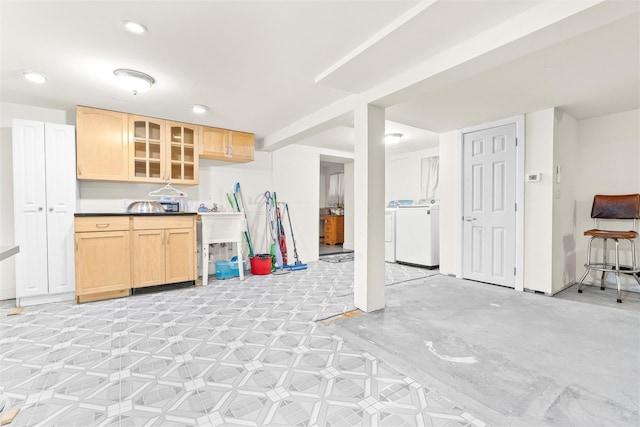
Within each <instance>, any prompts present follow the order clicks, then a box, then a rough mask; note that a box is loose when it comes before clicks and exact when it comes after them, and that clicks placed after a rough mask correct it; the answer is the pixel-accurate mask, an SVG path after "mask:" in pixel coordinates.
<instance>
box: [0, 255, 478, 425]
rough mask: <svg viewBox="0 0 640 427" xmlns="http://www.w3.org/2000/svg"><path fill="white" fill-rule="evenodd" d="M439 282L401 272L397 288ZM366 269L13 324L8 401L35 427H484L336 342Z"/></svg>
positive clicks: (336, 268) (111, 304)
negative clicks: (335, 322) (358, 275)
mask: <svg viewBox="0 0 640 427" xmlns="http://www.w3.org/2000/svg"><path fill="white" fill-rule="evenodd" d="M432 274H436V272H432V271H429V270H423V269H417V268H413V267H407V266H401V265H397V264H387V268H386V280H387V284H393V283H398V282H401V281H406V280H412V278H420V277H426V276H428V275H432ZM352 288H353V262H340V263H324V262H316V263H310V264H309V269H308V270H302V271H295V272H291V273H289V274H282V275H276V274H273V275H269V276H248V277H247V279H246V280H245V281H243V282H241V281H240V280H239V279H237V278H234V279H227V280H223V281H222V280H215V279H213V280H211V281H210V284H209V285H207V286H203V287H191V288H186V289H179V290H172V291H165V292H158V293H150V294H143V295H136V296H132V297H129V298H123V299H116V300H109V301H102V302H95V303H88V304H82V305H76V304H72V303H58V304H47V305H42V306H35V307H28V308H26V309H25V311H24V312H23V313H22V314H20V315H17V316H6V314H7V313H8V312H9V311H10V309H11V307H10V306H9V305H8V304H6V303H5V304H1V305H0V327H1V328H2V329H1V331H0V394H2V395H3V396H4V397H5V399H7V400H8V405H7V406H8V407H11V408H20V409H21V411H20V413H19V414H18V416H17V417H16V419H15V420H14V421H13V423H12V424H11V426H12V427H21V426H35V425H38V426H161V425H163V426H164V425H166V426H192V425H201V426H205V425H206V426H220V425H225V426H227V425H228V426H233V425H237V426H309V427H310V426H352V425H353V426H414V425H420V426H423V425H429V426H484V425H485V424H484V423H483V422H482V421H481V420H479V419H476V418H474V417H473V416H471V415H470V414H468V413H467V412H465V410H464V409H462V408H461V407H459V406H457V405H456V404H455V403H453V402H451V401H449V400H448V399H446V398H445V397H443V396H440V395H438V394H437V393H435V392H433V391H430V390H429V389H427V388H425V387H423V386H422V385H420V384H418V383H417V382H416V381H414V380H413V379H411V378H409V377H407V376H405V375H403V374H402V373H400V372H397V371H396V370H394V369H393V368H391V367H390V366H388V365H386V364H385V363H384V362H383V361H381V360H379V359H377V358H375V357H373V356H372V355H370V354H368V353H366V352H363V351H362V350H360V349H359V348H357V347H355V346H353V345H352V344H350V343H349V342H347V341H345V340H344V339H343V338H341V337H339V336H337V335H334V334H333V333H331V332H329V330H328V329H326V328H325V327H323V326H322V325H321V324H320V323H318V322H317V321H318V320H321V319H324V318H328V317H331V316H334V315H337V314H340V313H344V312H346V311H350V310H353V309H354V306H353V289H352Z"/></svg>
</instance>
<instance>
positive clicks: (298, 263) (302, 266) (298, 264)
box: [284, 203, 307, 270]
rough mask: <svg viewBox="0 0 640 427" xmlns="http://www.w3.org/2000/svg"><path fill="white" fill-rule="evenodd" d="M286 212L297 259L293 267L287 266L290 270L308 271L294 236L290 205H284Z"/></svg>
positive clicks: (294, 254)
mask: <svg viewBox="0 0 640 427" xmlns="http://www.w3.org/2000/svg"><path fill="white" fill-rule="evenodd" d="M284 210H286V211H287V218H288V219H289V231H291V240H293V256H294V257H295V258H296V262H295V264H293V265H287V266H285V267H286V268H288V269H290V270H306V269H307V264H303V263H302V261H300V258H299V257H298V248H297V246H296V236H295V235H294V234H293V226H292V225H291V214H290V213H289V204H288V203H285V204H284Z"/></svg>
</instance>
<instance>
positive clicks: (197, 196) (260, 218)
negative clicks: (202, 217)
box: [78, 152, 272, 258]
mask: <svg viewBox="0 0 640 427" xmlns="http://www.w3.org/2000/svg"><path fill="white" fill-rule="evenodd" d="M199 176H200V177H199V184H198V185H195V186H191V185H184V186H180V185H174V187H175V188H179V189H180V190H183V191H184V192H185V193H186V194H187V197H186V201H187V209H186V210H187V211H192V212H195V211H196V210H197V208H198V206H199V205H200V204H201V203H204V204H205V205H206V206H207V207H209V208H212V207H213V204H214V203H216V204H217V205H218V208H219V209H220V210H224V211H229V210H231V206H230V205H229V203H228V201H227V197H226V195H227V193H229V194H231V193H233V191H234V189H235V185H236V183H237V182H239V183H240V187H241V190H242V194H243V196H244V198H245V202H246V204H247V217H248V219H249V224H250V227H251V229H250V230H251V238H252V242H253V246H254V251H255V252H256V253H264V252H266V251H268V246H267V240H266V226H265V223H266V215H265V210H266V207H265V200H264V192H265V191H267V190H271V187H272V186H271V153H267V152H256V153H255V160H254V161H253V162H249V163H227V162H219V161H213V160H200V175H199ZM161 186H162V184H138V183H122V182H105V181H81V182H80V206H79V209H78V211H79V212H125V211H126V208H127V205H128V204H129V203H130V202H132V201H134V200H150V199H152V198H151V197H149V195H148V193H149V192H150V191H153V190H157V189H158V188H160V187H161ZM229 249H232V248H229ZM232 252H233V251H232V250H230V251H228V254H232ZM248 253H249V252H248V246H247V245H246V244H245V245H244V254H245V255H248ZM225 255H227V254H225V253H224V252H220V253H219V254H216V255H215V256H216V258H219V257H224V256H225Z"/></svg>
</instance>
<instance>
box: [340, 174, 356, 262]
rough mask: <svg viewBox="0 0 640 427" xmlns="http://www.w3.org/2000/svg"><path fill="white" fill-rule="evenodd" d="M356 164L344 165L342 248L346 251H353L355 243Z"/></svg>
mask: <svg viewBox="0 0 640 427" xmlns="http://www.w3.org/2000/svg"><path fill="white" fill-rule="evenodd" d="M353 166H354V163H353V162H349V163H345V165H344V212H345V216H344V243H343V244H342V247H343V248H344V249H350V250H353V248H354V242H353V231H354V228H355V224H354V221H355V215H353V211H354V209H355V206H354V197H355V194H354V182H353V176H354V169H353Z"/></svg>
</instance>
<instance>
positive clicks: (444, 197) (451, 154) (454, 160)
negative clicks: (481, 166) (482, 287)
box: [438, 131, 462, 277]
mask: <svg viewBox="0 0 640 427" xmlns="http://www.w3.org/2000/svg"><path fill="white" fill-rule="evenodd" d="M439 155H440V180H439V184H438V186H439V187H440V192H439V193H440V273H442V274H448V275H452V276H457V277H460V276H461V275H462V266H461V265H460V260H461V256H460V254H461V251H462V247H461V242H462V240H461V239H462V236H461V235H460V232H461V228H460V218H462V194H461V186H460V180H461V177H462V147H461V145H460V132H458V131H452V132H447V133H443V134H441V135H440V147H439Z"/></svg>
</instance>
